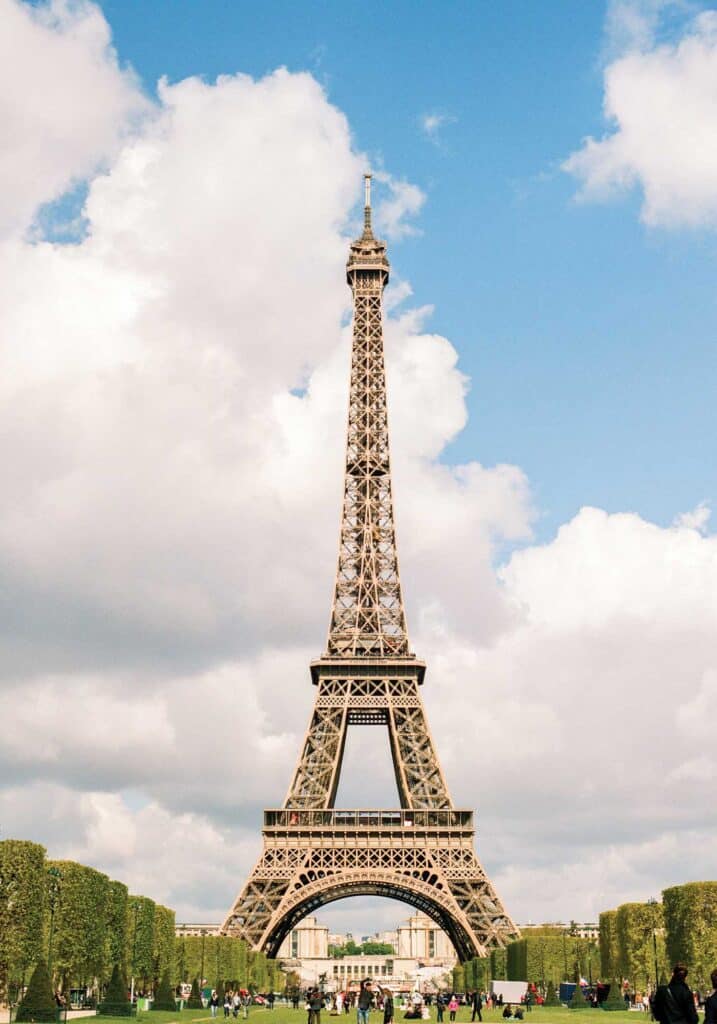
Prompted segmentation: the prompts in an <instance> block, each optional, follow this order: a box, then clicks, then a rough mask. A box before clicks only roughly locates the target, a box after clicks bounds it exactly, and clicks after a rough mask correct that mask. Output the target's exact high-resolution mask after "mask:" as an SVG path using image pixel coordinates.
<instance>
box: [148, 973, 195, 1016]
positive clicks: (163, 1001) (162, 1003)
mask: <svg viewBox="0 0 717 1024" xmlns="http://www.w3.org/2000/svg"><path fill="white" fill-rule="evenodd" d="M195 984H196V982H195ZM192 995H194V985H192ZM197 995H199V988H197ZM191 1005H192V1003H191V999H190V1002H189V1006H191ZM201 1005H202V1004H201V1000H200V1002H199V1006H200V1007H201ZM152 1009H153V1010H176V1009H177V1001H176V999H175V998H174V991H173V989H172V985H171V983H170V981H169V971H165V972H164V974H163V975H162V980H161V981H160V983H159V987H158V988H157V991H156V992H155V993H154V1001H153V1003H152ZM193 1009H198V1007H196V1006H195V1007H193Z"/></svg>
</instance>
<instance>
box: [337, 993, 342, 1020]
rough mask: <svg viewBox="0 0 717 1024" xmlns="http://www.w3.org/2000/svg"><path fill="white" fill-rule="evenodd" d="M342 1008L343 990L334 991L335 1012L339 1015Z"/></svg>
mask: <svg viewBox="0 0 717 1024" xmlns="http://www.w3.org/2000/svg"><path fill="white" fill-rule="evenodd" d="M343 1008H344V994H343V992H337V993H336V1012H337V1013H338V1014H339V1015H340V1014H341V1011H342V1010H343Z"/></svg>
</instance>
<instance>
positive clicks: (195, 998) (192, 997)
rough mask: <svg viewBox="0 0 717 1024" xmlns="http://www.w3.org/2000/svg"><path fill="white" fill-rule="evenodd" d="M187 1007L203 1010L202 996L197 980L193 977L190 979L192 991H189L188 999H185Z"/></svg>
mask: <svg viewBox="0 0 717 1024" xmlns="http://www.w3.org/2000/svg"><path fill="white" fill-rule="evenodd" d="M187 1008H188V1009H190V1010H203V1009H204V1003H203V1002H202V996H201V993H200V991H199V982H198V981H197V979H196V978H195V979H194V980H193V981H192V991H191V992H190V993H189V999H188V1000H187Z"/></svg>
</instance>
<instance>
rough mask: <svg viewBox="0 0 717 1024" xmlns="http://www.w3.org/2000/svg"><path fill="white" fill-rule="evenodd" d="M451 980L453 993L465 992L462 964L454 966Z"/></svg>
mask: <svg viewBox="0 0 717 1024" xmlns="http://www.w3.org/2000/svg"><path fill="white" fill-rule="evenodd" d="M452 978H453V991H454V992H465V990H466V975H465V971H464V970H463V965H462V964H456V966H455V967H454V968H453V971H452Z"/></svg>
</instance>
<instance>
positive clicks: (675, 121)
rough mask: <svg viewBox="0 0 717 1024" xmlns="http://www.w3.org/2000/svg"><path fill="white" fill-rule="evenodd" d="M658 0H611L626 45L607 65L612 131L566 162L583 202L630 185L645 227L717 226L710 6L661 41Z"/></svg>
mask: <svg viewBox="0 0 717 1024" xmlns="http://www.w3.org/2000/svg"><path fill="white" fill-rule="evenodd" d="M669 6H671V5H665V4H660V3H654V4H652V3H649V4H644V3H643V4H635V3H624V2H623V3H617V4H613V5H612V12H611V17H610V19H609V25H608V27H609V28H610V31H611V34H612V37H613V40H620V41H622V44H623V46H624V50H623V52H622V53H621V54H620V55H619V56H616V57H614V59H612V60H611V62H610V63H609V64H608V65H607V67H606V68H605V72H604V79H605V97H604V114H605V118H606V120H607V121H608V123H609V124H610V130H609V131H608V133H607V134H606V135H605V136H604V137H603V138H601V139H597V140H596V139H594V138H592V137H589V138H587V139H586V140H585V142H584V144H583V147H582V148H581V149H580V150H577V151H576V152H575V153H573V154H572V155H571V156H570V157H569V158H568V159H567V160H566V161H565V163H564V164H563V169H564V170H566V171H568V172H569V173H571V174H573V175H575V176H576V177H577V178H578V180H579V181H580V183H581V192H580V195H581V196H582V197H583V198H585V199H596V198H597V199H599V198H605V197H608V196H610V195H612V194H614V193H616V192H621V191H624V190H627V189H631V188H633V187H638V188H639V189H640V190H641V192H642V195H643V203H642V218H643V220H644V221H645V223H647V224H649V225H652V226H665V227H682V226H690V227H697V226H702V225H704V226H708V227H713V228H714V227H715V226H717V136H716V135H715V132H714V123H715V117H716V116H717V12H715V11H704V12H702V13H701V14H699V15H697V16H696V17H694V18H693V19H692V20H691V21H690V22H689V23H688V24H687V25H686V26H684V28H683V30H682V34H681V36H680V37H679V38H677V39H674V40H672V41H667V42H664V41H659V40H657V39H656V33H657V29H658V25H659V13H660V11H661V10H662V9H663V8H665V7H669Z"/></svg>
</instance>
